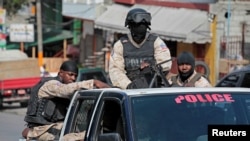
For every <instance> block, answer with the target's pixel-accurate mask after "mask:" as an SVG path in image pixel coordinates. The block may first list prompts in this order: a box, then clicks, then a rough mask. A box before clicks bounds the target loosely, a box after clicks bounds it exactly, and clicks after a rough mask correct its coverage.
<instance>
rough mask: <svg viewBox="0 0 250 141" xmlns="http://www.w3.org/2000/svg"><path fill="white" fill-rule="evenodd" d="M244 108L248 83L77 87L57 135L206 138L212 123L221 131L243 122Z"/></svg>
mask: <svg viewBox="0 0 250 141" xmlns="http://www.w3.org/2000/svg"><path fill="white" fill-rule="evenodd" d="M249 107H250V89H248V88H188V87H186V88H182V89H180V88H148V89H132V90H121V89H118V88H108V89H94V90H80V91H77V92H76V93H75V94H74V96H73V98H72V101H71V103H70V106H69V109H68V112H67V115H66V118H65V121H64V125H63V128H62V131H61V134H60V140H61V139H62V137H63V136H64V135H65V134H68V133H78V132H82V131H86V135H85V138H84V141H198V140H199V141H200V140H202V141H207V140H208V138H209V137H211V134H212V133H211V132H212V130H213V127H214V126H216V125H220V126H219V127H218V126H216V129H215V130H220V129H223V131H227V130H228V131H229V130H237V129H239V128H237V125H241V127H242V126H243V125H246V126H248V127H249V124H250V110H249ZM223 125H224V126H226V125H228V126H229V127H230V128H225V127H223ZM234 125H235V126H234ZM221 126H222V127H221ZM241 130H242V131H241V132H245V131H244V130H247V129H245V128H241ZM222 136H223V133H222ZM228 137H230V136H228ZM247 137H249V135H247ZM219 138H220V139H224V138H223V137H221V136H220V137H219ZM216 139H218V138H216V136H212V138H211V140H216ZM235 139H238V138H235ZM248 139H249V138H248ZM240 140H241V139H240ZM244 141H245V140H244Z"/></svg>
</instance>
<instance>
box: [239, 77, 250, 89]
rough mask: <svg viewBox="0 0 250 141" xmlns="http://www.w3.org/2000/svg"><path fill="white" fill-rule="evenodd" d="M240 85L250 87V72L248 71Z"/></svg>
mask: <svg viewBox="0 0 250 141" xmlns="http://www.w3.org/2000/svg"><path fill="white" fill-rule="evenodd" d="M240 87H246V88H250V73H246V74H245V76H244V78H243V80H242V84H241V86H240Z"/></svg>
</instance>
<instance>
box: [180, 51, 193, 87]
mask: <svg viewBox="0 0 250 141" xmlns="http://www.w3.org/2000/svg"><path fill="white" fill-rule="evenodd" d="M177 64H178V65H181V64H190V65H191V66H192V68H191V69H190V70H189V71H188V72H186V73H183V72H181V71H180V70H179V69H178V72H179V75H180V78H181V81H182V82H184V81H186V80H187V79H188V78H189V77H190V76H191V75H192V74H193V73H194V68H195V59H194V56H193V54H191V53H190V52H186V51H184V52H182V53H181V54H180V55H179V56H178V57H177Z"/></svg>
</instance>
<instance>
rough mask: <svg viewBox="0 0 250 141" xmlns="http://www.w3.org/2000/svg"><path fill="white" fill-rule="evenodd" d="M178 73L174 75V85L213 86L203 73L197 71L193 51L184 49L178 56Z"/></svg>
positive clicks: (172, 81)
mask: <svg viewBox="0 0 250 141" xmlns="http://www.w3.org/2000/svg"><path fill="white" fill-rule="evenodd" d="M177 65H178V75H177V76H172V77H171V78H170V79H169V83H170V84H171V85H172V87H211V84H210V82H209V81H208V79H207V78H205V77H204V76H203V75H201V74H200V73H198V72H196V71H195V58H194V56H193V54H192V53H190V52H187V51H183V52H182V53H181V54H179V55H178V57H177Z"/></svg>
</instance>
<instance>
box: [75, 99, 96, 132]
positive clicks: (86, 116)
mask: <svg viewBox="0 0 250 141" xmlns="http://www.w3.org/2000/svg"><path fill="white" fill-rule="evenodd" d="M94 102H95V100H86V99H85V100H81V101H79V105H80V106H79V111H78V112H77V115H76V117H75V120H74V126H73V128H72V129H73V131H72V132H74V133H78V132H82V131H84V130H87V127H88V123H89V121H90V118H91V115H92V112H93V108H94Z"/></svg>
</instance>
